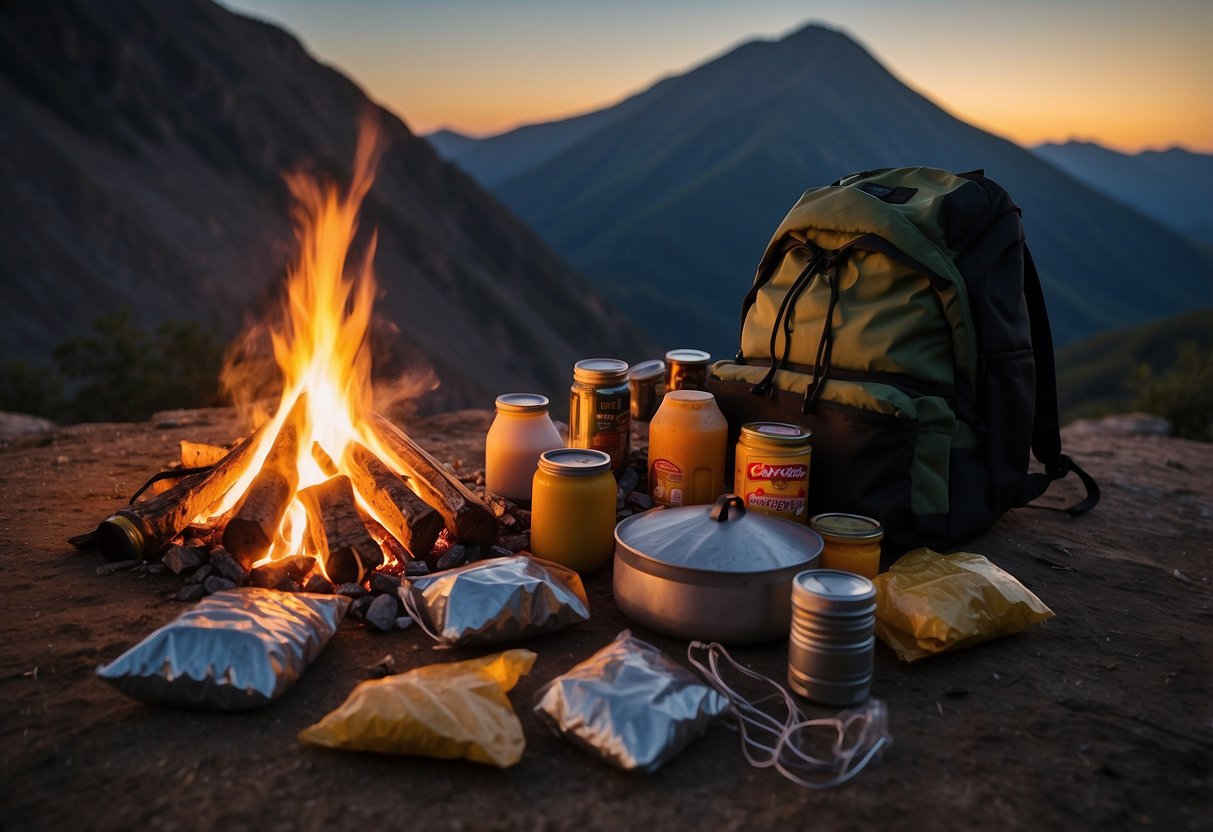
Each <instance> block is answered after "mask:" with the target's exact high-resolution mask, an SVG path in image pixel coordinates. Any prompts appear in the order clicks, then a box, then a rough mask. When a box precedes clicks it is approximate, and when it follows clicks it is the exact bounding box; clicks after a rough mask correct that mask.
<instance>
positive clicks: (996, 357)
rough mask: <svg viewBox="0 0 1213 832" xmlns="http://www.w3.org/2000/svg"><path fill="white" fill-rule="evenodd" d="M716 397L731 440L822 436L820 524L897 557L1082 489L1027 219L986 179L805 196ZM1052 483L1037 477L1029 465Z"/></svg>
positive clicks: (719, 367) (764, 263)
mask: <svg viewBox="0 0 1213 832" xmlns="http://www.w3.org/2000/svg"><path fill="white" fill-rule="evenodd" d="M740 347H741V348H740V350H739V351H738V353H737V357H736V360H734V361H721V362H717V363H716V364H715V365H714V366H713V368H712V374H711V377H710V379H709V382H708V389H709V390H711V391H712V392H713V393H715V395H716V398H717V401H718V402H719V404H720V407H721V410H723V411H724V414H725V416H727V417H728V419H729V423H730V425H731V426H732V427H733V432H734V436H733V437H732V439H733V440H734V441H735V440H736V433H737V431H738V430H739V429H740V426H741V424H742V423H744V422H748V421H757V420H767V419H774V420H779V421H785V422H793V423H796V424H799V425H802V426H804V427H807V428H808V429H809V430H811V431H812V432H813V440H812V445H813V464H812V470H811V473H810V482H809V487H810V491H809V497H810V511H811V512H813V513H820V512H827V511H845V512H851V513H855V514H864V515H867V516H870V517H875V518H877V519H879V520H880V521H881V523H882V524H884V526H885V541H886V545H885V551H886V552H889V553H894V552H900V551H903V550H905V549H908V548H911V547H914V546H921V545H929V546H937V547H945V546H948V545H951V544H954V543H957V542H959V541H961V540H964V539H965V538H968V537H971V536H973V535H975V534H978V533H980V532H982V531H984V530H985V529H986V528H987V527H988V526H989V525H990V524H991V523H992V522H993V521H994V520H995V519H997V518H998V517H999V516H1000V515H1001V514H1002V513H1003V512H1005V511H1006V510H1007V509H1009V508H1012V507H1014V506H1020V505H1025V504H1026V503H1028V502H1030V501H1031V500H1033V499H1035V498H1036V497H1038V496H1040V495H1041V494H1042V493H1044V491H1045V489H1046V488H1048V485H1049V483H1051V482H1052V481H1054V480H1056V479H1059V478H1061V477H1063V476H1065V475H1066V473H1068V472H1069V471H1074V472H1075V473H1077V474H1078V475H1079V476H1080V477H1081V478H1082V481H1083V483H1084V485H1085V486H1086V488H1087V498H1086V499H1085V500H1084V501H1083V502H1082V503H1079V504H1078V505H1076V506H1074V507H1072V508H1070V509H1068V510H1067V511H1069V512H1070V513H1071V514H1080V513H1082V512H1084V511H1087V510H1088V509H1090V508H1092V507H1093V506H1094V505H1095V504H1096V503H1097V502H1098V501H1099V489H1098V486H1097V485H1096V483H1095V481H1094V480H1093V479H1092V478H1091V477H1090V476H1088V475H1087V474H1086V473H1085V472H1084V471H1082V470H1081V469H1080V468H1078V466H1077V465H1075V464H1074V462H1073V461H1072V460H1071V459H1070V458H1069V457H1067V456H1065V455H1064V454H1062V452H1061V438H1060V433H1059V426H1058V418H1057V394H1056V381H1055V377H1054V369H1053V344H1052V336H1051V334H1050V331H1049V322H1048V316H1047V313H1046V312H1045V306H1044V297H1043V295H1042V294H1041V289H1040V282H1039V278H1038V276H1037V274H1036V270H1035V268H1034V266H1033V264H1032V260H1031V255H1030V254H1029V252H1028V250H1027V247H1026V246H1025V245H1024V241H1023V226H1022V224H1021V222H1020V217H1019V209H1018V208H1017V207H1016V206H1015V204H1014V203H1013V202H1012V201H1011V198H1010V197H1009V196H1008V194H1007V192H1006V191H1005V190H1003V189H1002V188H1001V187H999V186H998V185H997V184H996V183H995V182H993V181H992V180H990V179H987V178H986V177H985V176H983V175H982V174H981V173H979V172H978V173H968V174H960V175H955V174H952V173H948V172H947V171H943V170H937V169H933V168H898V169H891V170H882V171H874V172H868V173H862V174H855V175H853V176H849V177H846V178H845V179H842V180H839V181H838V182H835V183H834V184H833V185H830V186H827V187H823V188H813V189H811V190H809V191H807V192H806V193H805V194H804V196H802V197H801V198H800V200H799V201H798V202H797V203H796V205H795V206H794V207H793V208H792V210H791V211H790V212H789V213H788V215H787V217H785V218H784V220H783V222H782V223H781V224H780V226H779V228H778V230H777V231H776V232H775V235H774V237H773V238H772V239H771V242H770V244H769V245H768V246H767V250H766V253H765V254H764V255H763V258H762V260H761V261H760V263H759V265H758V272H757V275H756V276H755V278H754V285H753V286H752V287H751V289H750V291H749V293H748V294H747V295H746V296H745V299H744V301H743V302H742V309H741V338H740ZM1030 453H1035V455H1036V458H1037V459H1038V460H1040V462H1042V463H1043V464H1044V466H1045V470H1044V472H1041V473H1029V472H1028V467H1029V462H1030V460H1029V456H1030Z"/></svg>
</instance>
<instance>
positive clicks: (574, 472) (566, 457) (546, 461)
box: [539, 448, 611, 477]
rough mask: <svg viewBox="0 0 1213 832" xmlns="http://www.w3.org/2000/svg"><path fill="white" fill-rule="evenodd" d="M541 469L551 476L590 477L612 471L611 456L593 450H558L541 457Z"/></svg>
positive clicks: (545, 453) (547, 452) (546, 452)
mask: <svg viewBox="0 0 1213 832" xmlns="http://www.w3.org/2000/svg"><path fill="white" fill-rule="evenodd" d="M539 467H540V468H541V469H542V470H544V471H547V472H548V473H549V474H563V475H564V476H566V477H588V476H591V475H592V474H601V473H602V472H604V471H610V470H611V455H610V454H608V453H606V452H604V451H595V450H593V449H591V448H556V449H554V450H551V451H544V452H543V453H541V454H540V455H539Z"/></svg>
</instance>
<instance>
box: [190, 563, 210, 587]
mask: <svg viewBox="0 0 1213 832" xmlns="http://www.w3.org/2000/svg"><path fill="white" fill-rule="evenodd" d="M214 571H215V567H213V566H211V565H210V564H209V563H204V564H202V565H201V566H199V567H198V568H197V569H195V570H194V574H193V575H190V576H189V579H188V580H187V581H186V583H191V584H200V583H202V582H203V581H205V580H206V579H207V578H209V577H210V576H211V573H212V572H214Z"/></svg>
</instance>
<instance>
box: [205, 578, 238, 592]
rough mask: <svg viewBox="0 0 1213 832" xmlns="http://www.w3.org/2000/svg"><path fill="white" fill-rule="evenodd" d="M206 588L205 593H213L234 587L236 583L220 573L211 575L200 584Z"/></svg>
mask: <svg viewBox="0 0 1213 832" xmlns="http://www.w3.org/2000/svg"><path fill="white" fill-rule="evenodd" d="M202 586H203V587H205V588H206V594H207V595H214V594H215V593H216V592H222V591H223V590H225V589H235V588H236V584H235V582H234V581H230V580H228V579H227V578H224V577H222V576H220V575H211V576H210V577H209V578H207V579H206V581H205V582H203V584H202Z"/></svg>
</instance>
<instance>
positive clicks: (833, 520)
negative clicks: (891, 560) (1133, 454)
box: [809, 513, 884, 578]
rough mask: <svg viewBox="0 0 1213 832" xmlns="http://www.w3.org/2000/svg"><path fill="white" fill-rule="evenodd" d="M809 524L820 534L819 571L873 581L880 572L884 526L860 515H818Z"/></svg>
mask: <svg viewBox="0 0 1213 832" xmlns="http://www.w3.org/2000/svg"><path fill="white" fill-rule="evenodd" d="M809 525H810V526H811V527H812V528H813V530H814V531H816V532H817V533H818V534H819V535H821V539H822V540H823V541H825V548H824V549H822V550H821V568H822V569H839V570H841V571H843V572H851V573H853V574H855V575H862V576H863V577H865V578H875V577H876V576H877V575H878V574H879V573H880V541H881V540H882V539H883V538H884V527H883V526H881V525H880V523H879V522H878V521H876V520H873V519H872V518H871V517H864V516H863V515H860V514H842V513H832V514H818V515H816V516H814V517H813V519H812V520H810V521H809Z"/></svg>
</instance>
